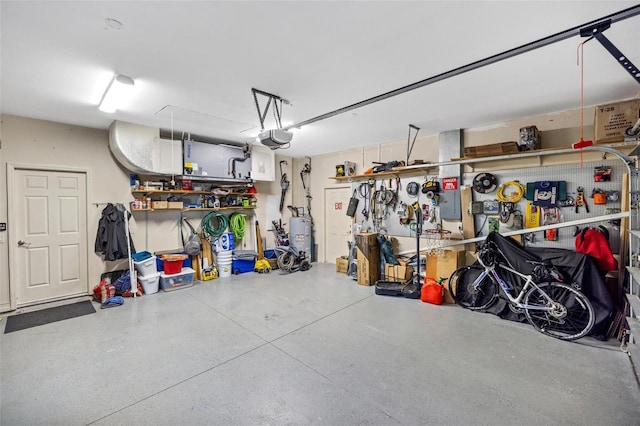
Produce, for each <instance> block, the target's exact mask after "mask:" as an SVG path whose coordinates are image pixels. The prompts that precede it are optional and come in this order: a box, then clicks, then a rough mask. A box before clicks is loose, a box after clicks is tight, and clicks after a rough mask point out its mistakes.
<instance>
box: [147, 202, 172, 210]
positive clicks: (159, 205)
mask: <svg viewBox="0 0 640 426" xmlns="http://www.w3.org/2000/svg"><path fill="white" fill-rule="evenodd" d="M151 206H152V207H153V208H154V209H155V210H162V209H168V208H169V203H168V202H166V201H152V202H151Z"/></svg>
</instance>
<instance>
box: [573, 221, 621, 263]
mask: <svg viewBox="0 0 640 426" xmlns="http://www.w3.org/2000/svg"><path fill="white" fill-rule="evenodd" d="M576 251H577V252H578V253H584V254H588V255H589V256H591V257H593V258H594V259H595V260H596V263H597V264H598V269H599V270H600V271H601V272H606V271H615V270H616V269H618V261H617V260H616V258H615V257H613V253H612V252H611V247H610V246H609V231H608V230H607V228H605V227H604V226H599V227H598V228H589V227H587V228H584V229H583V230H582V231H580V232H578V233H577V234H576Z"/></svg>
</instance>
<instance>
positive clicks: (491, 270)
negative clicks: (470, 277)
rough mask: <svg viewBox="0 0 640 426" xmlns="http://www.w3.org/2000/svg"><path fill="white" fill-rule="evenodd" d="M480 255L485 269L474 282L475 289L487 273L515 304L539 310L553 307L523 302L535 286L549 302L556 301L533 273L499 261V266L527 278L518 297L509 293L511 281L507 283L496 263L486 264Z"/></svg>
mask: <svg viewBox="0 0 640 426" xmlns="http://www.w3.org/2000/svg"><path fill="white" fill-rule="evenodd" d="M480 257H481V256H478V262H480V265H482V267H483V268H484V271H483V272H482V273H481V274H480V275H479V276H478V278H476V279H475V281H474V282H473V287H474V288H475V289H477V288H478V286H479V285H480V283H481V282H482V280H483V279H484V278H485V277H486V276H487V275H489V276H490V277H491V278H493V279H494V281H496V282H497V283H498V285H499V286H500V288H501V289H502V292H503V293H504V295H505V296H507V299H509V301H510V302H511V303H512V304H513V305H515V306H517V307H518V308H523V309H531V310H539V311H548V310H550V309H552V307H548V306H539V305H527V304H524V303H522V302H521V301H522V298H523V297H524V295H525V294H526V293H527V291H528V290H529V288H530V287H535V288H537V289H538V290H540V293H541V294H542V295H544V298H545V299H546V300H547V302H549V303H550V304H553V303H554V301H553V300H552V299H551V298H550V297H549V296H548V295H547V293H545V292H544V291H543V290H542V289H540V287H539V286H538V285H537V284H536V283H535V282H534V281H533V279H532V278H531V275H526V274H523V273H521V272H518V271H516V270H514V269H513V268H510V267H509V266H507V265H505V264H502V263H498V265H497V268H499V269H504V270H506V271H509V272H511V273H513V274H516V275H518V276H519V277H520V278H523V279H525V280H526V282H525V283H524V285H523V286H522V288H521V289H520V292H519V293H518V295H517V296H516V297H513V296H511V294H510V293H509V285H510V283H507V282H506V281H505V280H504V279H502V277H501V276H500V275H499V274H498V272H497V271H496V266H495V265H491V266H487V265H485V264H484V262H483V261H482V259H481V258H480ZM513 287H514V288H517V287H515V286H513Z"/></svg>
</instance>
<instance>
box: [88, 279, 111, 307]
mask: <svg viewBox="0 0 640 426" xmlns="http://www.w3.org/2000/svg"><path fill="white" fill-rule="evenodd" d="M115 295H116V288H115V287H114V286H112V285H111V284H109V282H108V281H107V280H106V279H103V280H102V281H100V284H98V285H96V286H95V287H93V297H94V299H96V301H98V302H100V303H103V302H104V301H105V300H107V299H108V298H110V297H113V296H115Z"/></svg>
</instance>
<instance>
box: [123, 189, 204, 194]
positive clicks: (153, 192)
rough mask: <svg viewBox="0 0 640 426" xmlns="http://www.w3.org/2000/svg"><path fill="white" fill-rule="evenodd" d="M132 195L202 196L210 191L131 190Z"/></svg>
mask: <svg viewBox="0 0 640 426" xmlns="http://www.w3.org/2000/svg"><path fill="white" fill-rule="evenodd" d="M131 193H132V194H148V195H153V194H159V195H160V194H164V195H167V194H182V195H190V194H193V195H202V194H211V192H210V191H188V190H185V189H170V190H166V191H160V190H157V189H132V190H131Z"/></svg>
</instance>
